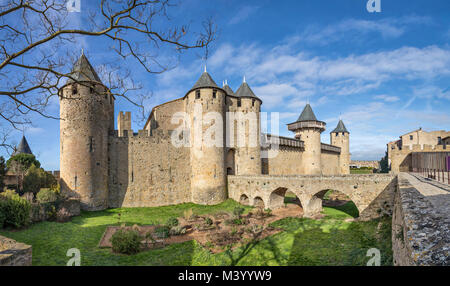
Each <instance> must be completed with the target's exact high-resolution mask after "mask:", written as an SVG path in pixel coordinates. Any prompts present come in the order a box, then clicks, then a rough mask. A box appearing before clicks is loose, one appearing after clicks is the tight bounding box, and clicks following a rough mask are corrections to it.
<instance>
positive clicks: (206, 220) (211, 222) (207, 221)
mask: <svg viewBox="0 0 450 286" xmlns="http://www.w3.org/2000/svg"><path fill="white" fill-rule="evenodd" d="M205 224H206V225H207V226H211V225H213V220H212V219H211V218H209V217H207V218H206V219H205Z"/></svg>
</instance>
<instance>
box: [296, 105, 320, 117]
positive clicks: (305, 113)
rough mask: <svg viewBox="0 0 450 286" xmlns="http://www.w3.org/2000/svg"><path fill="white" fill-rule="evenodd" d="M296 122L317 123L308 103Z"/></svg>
mask: <svg viewBox="0 0 450 286" xmlns="http://www.w3.org/2000/svg"><path fill="white" fill-rule="evenodd" d="M297 121H318V120H317V118H316V116H315V115H314V112H313V110H312V108H311V105H309V103H307V104H306V106H305V108H304V109H303V111H302V114H300V116H299V117H298V119H297Z"/></svg>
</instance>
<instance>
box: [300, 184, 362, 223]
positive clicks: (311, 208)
mask: <svg viewBox="0 0 450 286" xmlns="http://www.w3.org/2000/svg"><path fill="white" fill-rule="evenodd" d="M349 202H353V204H354V205H355V206H356V208H357V212H356V213H354V212H353V211H352V210H351V209H349V210H345V211H344V212H347V213H348V214H349V215H352V216H355V215H356V216H355V217H359V213H360V207H359V206H358V204H357V202H355V201H354V200H353V199H352V198H351V196H349V195H348V194H346V193H345V192H342V191H340V190H336V189H331V188H330V189H329V188H326V189H323V190H320V191H317V190H316V191H315V193H313V195H312V197H311V199H310V200H309V202H308V205H307V210H306V213H307V215H314V214H318V213H320V212H321V211H322V210H323V207H324V206H327V207H332V208H334V207H336V208H337V207H340V206H343V205H345V204H347V203H349Z"/></svg>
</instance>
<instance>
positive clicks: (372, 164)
mask: <svg viewBox="0 0 450 286" xmlns="http://www.w3.org/2000/svg"><path fill="white" fill-rule="evenodd" d="M361 167H367V168H373V169H380V162H379V161H358V160H352V161H351V162H350V168H361Z"/></svg>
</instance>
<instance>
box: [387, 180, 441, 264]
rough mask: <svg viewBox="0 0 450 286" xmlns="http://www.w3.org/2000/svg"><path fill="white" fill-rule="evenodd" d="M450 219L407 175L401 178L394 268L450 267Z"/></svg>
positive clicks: (394, 233)
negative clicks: (395, 266)
mask: <svg viewBox="0 0 450 286" xmlns="http://www.w3.org/2000/svg"><path fill="white" fill-rule="evenodd" d="M449 224H450V218H449V217H448V216H447V217H446V218H443V217H442V216H440V215H439V213H438V211H437V210H436V208H434V207H433V205H432V204H431V203H430V202H429V201H428V200H427V199H426V198H425V197H424V196H423V195H422V194H421V193H420V192H419V191H418V190H417V189H416V188H414V187H413V186H412V185H411V184H410V182H409V181H408V179H407V178H406V177H405V175H404V174H402V173H400V174H399V176H398V189H397V192H396V194H395V204H394V213H393V217H392V250H393V253H394V265H399V266H421V265H446V266H449V265H450V253H449V252H450V229H449Z"/></svg>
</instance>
